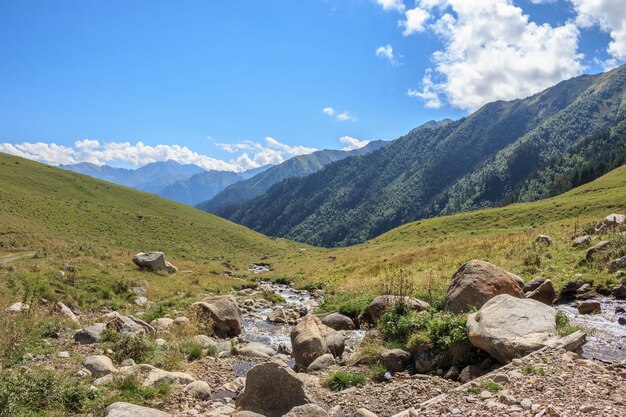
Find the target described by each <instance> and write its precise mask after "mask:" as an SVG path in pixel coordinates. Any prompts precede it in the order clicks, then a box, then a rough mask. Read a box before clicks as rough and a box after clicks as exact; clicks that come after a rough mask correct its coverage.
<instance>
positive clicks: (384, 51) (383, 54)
mask: <svg viewBox="0 0 626 417" xmlns="http://www.w3.org/2000/svg"><path fill="white" fill-rule="evenodd" d="M376 56H377V57H378V58H382V59H386V60H387V61H389V63H390V64H391V65H398V61H397V59H396V56H395V55H394V52H393V46H391V45H389V44H387V45H384V46H379V47H378V48H377V49H376Z"/></svg>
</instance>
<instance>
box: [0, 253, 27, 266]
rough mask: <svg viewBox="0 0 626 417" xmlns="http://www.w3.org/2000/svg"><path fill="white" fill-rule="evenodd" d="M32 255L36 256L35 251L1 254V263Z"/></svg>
mask: <svg viewBox="0 0 626 417" xmlns="http://www.w3.org/2000/svg"><path fill="white" fill-rule="evenodd" d="M32 256H35V252H19V253H10V254H8V255H4V256H0V264H8V263H9V262H13V261H17V260H18V259H22V258H28V257H32Z"/></svg>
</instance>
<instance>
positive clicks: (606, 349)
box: [558, 297, 626, 362]
mask: <svg viewBox="0 0 626 417" xmlns="http://www.w3.org/2000/svg"><path fill="white" fill-rule="evenodd" d="M596 301H599V302H600V304H601V305H602V313H600V314H579V313H578V309H577V308H576V304H577V303H576V302H574V303H570V304H564V305H562V306H559V307H558V308H559V309H560V310H563V311H564V312H565V314H567V316H568V317H569V318H570V321H571V323H572V324H575V325H578V326H581V327H582V328H583V329H585V330H593V332H592V333H591V334H588V335H587V343H586V344H585V345H584V346H583V356H584V357H586V358H589V359H591V358H593V359H599V360H602V361H608V362H611V361H618V362H621V361H623V360H626V326H624V325H621V324H619V323H618V322H617V319H618V317H619V316H625V317H626V313H616V309H618V308H623V309H626V300H617V299H615V298H612V297H603V298H597V299H596Z"/></svg>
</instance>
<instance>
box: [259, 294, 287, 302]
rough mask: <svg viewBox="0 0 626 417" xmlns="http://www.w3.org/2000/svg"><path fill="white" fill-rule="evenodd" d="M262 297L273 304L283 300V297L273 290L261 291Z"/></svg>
mask: <svg viewBox="0 0 626 417" xmlns="http://www.w3.org/2000/svg"><path fill="white" fill-rule="evenodd" d="M262 297H263V298H264V299H266V300H267V301H269V302H272V303H274V304H281V303H284V302H285V299H284V298H283V297H282V296H281V295H280V294H276V293H275V292H273V291H263V294H262Z"/></svg>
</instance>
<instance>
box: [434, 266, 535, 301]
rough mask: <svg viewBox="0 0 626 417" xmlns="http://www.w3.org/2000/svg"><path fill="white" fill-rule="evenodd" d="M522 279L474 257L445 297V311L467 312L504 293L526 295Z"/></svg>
mask: <svg viewBox="0 0 626 417" xmlns="http://www.w3.org/2000/svg"><path fill="white" fill-rule="evenodd" d="M518 281H519V277H518V276H516V275H514V274H511V273H510V272H507V271H505V270H504V269H502V268H498V267H497V266H495V265H493V264H490V263H489V262H485V261H480V260H476V259H474V260H471V261H469V262H467V263H466V264H464V265H463V266H461V268H459V270H458V271H457V272H456V273H455V274H454V276H453V277H452V283H451V284H450V287H449V288H448V292H447V294H446V298H445V300H444V302H445V310H446V311H450V312H452V313H466V312H468V311H469V310H471V309H472V307H476V308H481V307H482V306H483V304H485V303H486V302H487V301H489V300H490V299H492V298H493V297H495V296H496V295H500V294H508V295H510V296H512V297H517V298H523V297H524V293H523V292H522V288H521V287H520V285H519V282H518ZM522 287H523V282H522Z"/></svg>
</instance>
